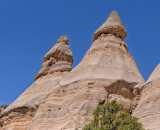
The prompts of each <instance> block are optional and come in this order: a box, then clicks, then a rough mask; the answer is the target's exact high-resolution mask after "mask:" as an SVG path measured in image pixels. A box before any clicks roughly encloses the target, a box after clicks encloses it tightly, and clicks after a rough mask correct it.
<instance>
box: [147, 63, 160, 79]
mask: <svg viewBox="0 0 160 130" xmlns="http://www.w3.org/2000/svg"><path fill="white" fill-rule="evenodd" d="M157 78H160V63H159V64H158V65H157V67H156V68H155V69H154V71H153V72H152V74H151V75H150V77H149V79H148V80H147V82H150V81H153V80H155V79H157Z"/></svg>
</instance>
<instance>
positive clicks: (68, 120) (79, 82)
mask: <svg viewBox="0 0 160 130" xmlns="http://www.w3.org/2000/svg"><path fill="white" fill-rule="evenodd" d="M126 36H127V32H126V30H125V27H124V25H123V24H122V22H121V20H120V18H119V16H118V14H117V13H116V12H112V13H111V15H110V16H109V18H108V20H107V21H106V22H105V24H103V25H102V26H101V27H100V29H98V30H97V31H96V32H95V34H94V42H93V43H92V45H91V47H90V49H89V50H88V51H87V53H86V54H85V56H84V58H83V59H82V61H81V62H80V63H79V65H77V66H76V67H75V68H74V69H73V70H72V71H71V72H68V71H70V70H71V64H72V62H73V59H72V53H71V51H70V48H69V45H68V44H67V42H68V39H67V38H66V37H65V36H64V37H61V38H60V39H59V40H58V42H57V44H56V45H55V46H54V47H53V48H52V49H51V50H50V51H49V52H48V53H47V54H46V55H45V57H44V60H43V65H42V68H41V70H40V72H39V74H38V75H37V76H36V78H35V83H34V84H33V85H32V86H31V87H29V88H28V89H27V90H26V91H25V92H24V93H23V94H22V95H21V96H20V97H19V98H18V99H17V100H16V101H15V102H14V103H13V104H11V105H10V106H9V108H8V109H7V110H6V111H4V113H3V114H2V115H1V120H0V126H2V127H3V128H4V129H11V130H14V129H15V128H16V129H23V128H24V129H27V130H75V129H76V128H78V129H79V130H81V129H82V128H83V127H84V126H85V124H87V123H88V122H89V121H90V120H91V118H92V112H93V110H94V109H95V108H96V106H97V105H98V104H100V105H101V104H104V103H105V102H110V101H111V100H113V99H116V100H117V101H118V102H119V103H121V104H123V105H124V107H125V111H126V112H128V113H132V111H133V110H134V109H135V107H136V105H137V103H138V101H139V97H140V94H141V89H142V87H141V86H142V84H144V79H143V77H142V76H141V74H140V72H139V70H138V67H137V65H136V63H135V61H134V59H133V57H132V55H131V54H129V53H128V47H127V44H126V43H125V42H124V40H123V39H124V38H125V37H126ZM26 107H27V109H25V110H24V111H25V112H23V108H26ZM17 109H18V110H17ZM21 110H22V111H21ZM10 114H11V115H14V116H13V117H12V118H11V119H10ZM12 119H15V120H12ZM21 119H23V121H22V120H21ZM24 121H25V123H26V124H23V123H24ZM17 123H18V124H17ZM21 123H22V124H23V125H21Z"/></svg>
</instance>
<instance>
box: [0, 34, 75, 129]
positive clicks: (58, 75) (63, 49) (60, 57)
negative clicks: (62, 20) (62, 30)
mask: <svg viewBox="0 0 160 130" xmlns="http://www.w3.org/2000/svg"><path fill="white" fill-rule="evenodd" d="M67 42H68V38H67V36H62V37H60V39H59V40H58V42H57V44H55V46H53V48H52V49H51V50H50V51H49V52H48V53H47V54H46V55H45V57H44V60H43V61H44V62H43V65H42V68H41V70H40V72H39V73H38V75H37V76H36V78H35V80H36V81H35V82H34V83H33V84H32V85H31V86H30V87H29V88H28V89H27V90H25V92H24V93H22V95H20V96H19V97H18V99H17V100H15V101H14V102H13V103H12V104H11V105H10V106H9V107H8V108H7V109H6V110H5V111H4V112H3V113H2V115H1V116H0V126H3V129H4V130H8V129H10V130H17V129H20V130H21V129H22V130H25V129H26V128H27V127H28V125H29V123H30V122H31V121H32V119H33V117H34V116H35V114H36V112H37V109H38V108H39V105H40V104H41V103H43V102H45V99H46V98H47V96H48V95H49V94H50V92H51V91H52V89H53V88H54V87H55V86H56V85H57V84H59V81H60V80H61V79H63V78H64V77H65V76H66V75H67V74H68V73H69V71H70V70H71V66H72V63H73V55H72V51H71V49H70V47H69V45H68V43H67ZM53 59H54V62H53Z"/></svg>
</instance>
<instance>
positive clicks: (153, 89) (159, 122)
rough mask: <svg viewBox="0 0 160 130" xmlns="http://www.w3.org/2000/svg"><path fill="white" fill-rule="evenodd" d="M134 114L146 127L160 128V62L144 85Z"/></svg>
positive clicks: (151, 128) (157, 129)
mask: <svg viewBox="0 0 160 130" xmlns="http://www.w3.org/2000/svg"><path fill="white" fill-rule="evenodd" d="M133 115H134V116H136V117H138V118H139V121H140V122H142V124H143V126H144V128H145V129H149V130H159V129H160V64H159V65H158V66H157V67H156V68H155V70H154V71H153V73H152V74H151V76H150V77H149V79H148V81H147V82H146V84H145V85H143V91H142V95H141V98H140V101H139V103H138V106H137V108H136V109H135V111H134V113H133Z"/></svg>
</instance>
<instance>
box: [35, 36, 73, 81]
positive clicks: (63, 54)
mask: <svg viewBox="0 0 160 130" xmlns="http://www.w3.org/2000/svg"><path fill="white" fill-rule="evenodd" d="M67 42H68V36H67V35H63V36H60V38H59V39H58V41H57V43H56V44H55V45H54V46H53V47H52V48H51V49H50V50H49V52H47V54H46V55H45V56H44V58H43V64H42V67H41V69H40V71H39V73H38V75H37V76H36V77H35V78H34V80H35V81H36V80H37V79H38V78H40V77H42V76H45V75H47V74H53V73H55V72H64V71H65V72H66V71H67V72H69V71H71V67H72V63H73V54H72V51H71V48H70V46H69V44H68V43H67Z"/></svg>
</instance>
